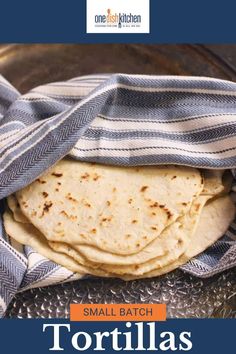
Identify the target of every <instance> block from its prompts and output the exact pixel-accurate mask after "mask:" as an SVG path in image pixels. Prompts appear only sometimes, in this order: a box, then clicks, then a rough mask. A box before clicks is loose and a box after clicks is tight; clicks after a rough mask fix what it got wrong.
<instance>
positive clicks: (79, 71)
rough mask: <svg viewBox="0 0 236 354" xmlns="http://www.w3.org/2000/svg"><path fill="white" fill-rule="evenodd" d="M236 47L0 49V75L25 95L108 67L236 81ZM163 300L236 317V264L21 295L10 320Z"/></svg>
mask: <svg viewBox="0 0 236 354" xmlns="http://www.w3.org/2000/svg"><path fill="white" fill-rule="evenodd" d="M234 59H236V46H235V45H231V46H226V45H225V46H208V47H203V46H188V45H127V44H104V45H62V44H53V45H52V44H51V45H40V44H39V45H9V46H0V73H1V74H3V75H4V76H5V77H6V78H7V79H8V80H9V81H10V82H12V83H13V85H14V86H15V87H16V88H17V89H19V90H20V91H21V92H22V93H24V92H26V91H28V90H29V89H31V88H32V87H34V86H36V85H40V84H42V83H46V82H51V81H57V80H65V79H69V78H72V77H74V76H79V75H87V74H91V73H105V72H110V73H111V72H123V73H139V74H141V73H142V74H168V75H202V76H210V77H218V78H223V79H229V80H233V81H236V71H235V65H234ZM138 302H146V303H159V302H161V303H166V304H167V307H168V316H169V317H234V318H236V269H231V270H229V271H227V272H225V273H223V274H220V275H217V276H215V277H213V278H211V279H204V280H201V279H197V278H194V277H191V276H189V275H187V274H184V273H183V272H181V271H179V270H177V271H175V272H172V273H170V274H168V275H165V276H162V277H160V278H156V279H151V280H150V279H148V280H140V281H133V282H129V283H126V282H123V281H121V280H116V279H89V280H88V279H87V280H82V281H77V282H73V283H67V284H59V285H57V286H51V287H46V288H41V289H32V290H29V291H26V292H24V293H20V294H18V295H17V296H16V297H15V298H14V299H13V301H12V303H11V304H10V306H9V308H8V311H7V314H6V317H9V318H12V317H19V318H27V317H28V318H30V317H43V318H48V317H50V318H53V317H62V318H63V317H68V315H69V304H70V303H138Z"/></svg>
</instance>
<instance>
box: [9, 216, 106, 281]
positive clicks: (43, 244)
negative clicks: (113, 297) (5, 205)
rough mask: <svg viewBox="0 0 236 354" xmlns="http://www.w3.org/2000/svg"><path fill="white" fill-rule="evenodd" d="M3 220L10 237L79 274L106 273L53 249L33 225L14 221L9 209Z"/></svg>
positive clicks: (101, 274)
mask: <svg viewBox="0 0 236 354" xmlns="http://www.w3.org/2000/svg"><path fill="white" fill-rule="evenodd" d="M3 220H4V226H5V229H6V232H7V234H8V235H9V236H10V237H12V238H13V239H15V240H16V241H17V242H19V243H21V244H24V245H28V246H30V247H32V248H33V249H34V250H35V251H37V252H38V253H40V254H41V255H42V256H44V257H46V258H48V259H50V260H51V261H53V262H55V263H57V264H60V265H61V266H63V267H65V268H67V269H69V270H71V271H72V272H76V273H79V274H93V275H96V276H103V277H104V276H107V275H108V274H106V272H104V271H102V270H99V269H98V270H94V269H90V268H89V267H86V266H83V265H81V264H79V263H77V262H76V261H75V260H74V259H73V258H71V257H69V256H67V255H66V254H62V253H58V252H55V251H53V250H52V249H51V248H50V247H49V245H48V243H47V240H46V239H45V237H44V236H43V235H42V234H41V233H40V232H39V231H38V230H37V229H36V228H35V227H34V226H33V225H31V224H26V223H21V222H17V221H15V220H14V218H13V215H12V213H11V212H10V211H6V212H5V213H4V215H3Z"/></svg>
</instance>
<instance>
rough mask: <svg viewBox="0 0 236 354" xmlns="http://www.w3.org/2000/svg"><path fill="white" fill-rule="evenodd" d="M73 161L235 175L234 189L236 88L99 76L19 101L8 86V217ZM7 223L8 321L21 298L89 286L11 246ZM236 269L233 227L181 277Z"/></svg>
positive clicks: (0, 295) (1, 86)
mask: <svg viewBox="0 0 236 354" xmlns="http://www.w3.org/2000/svg"><path fill="white" fill-rule="evenodd" d="M65 155H69V156H71V157H72V158H74V159H78V160H81V161H93V162H100V163H108V164H114V165H128V166H130V165H140V164H141V165H151V164H181V165H187V166H194V167H202V168H223V169H231V171H232V173H233V174H234V177H235V180H236V174H235V171H234V169H235V168H236V84H235V83H233V82H228V81H223V80H217V79H210V78H202V77H177V76H142V75H122V74H116V75H92V76H83V77H79V78H75V79H72V80H69V81H66V82H57V83H51V84H47V85H43V86H39V87H36V88H35V89H33V90H31V91H30V92H29V93H27V94H25V95H23V96H21V95H20V93H19V92H18V91H17V90H16V89H15V88H14V87H13V86H11V84H10V83H9V82H7V81H6V80H5V79H4V78H2V77H1V78H0V199H1V203H2V206H1V208H2V210H1V212H2V211H3V208H4V198H5V197H6V196H8V195H9V194H11V193H13V192H15V191H17V190H18V189H20V188H22V187H25V186H26V185H27V184H29V183H31V182H32V181H33V180H34V179H36V178H37V177H38V176H39V175H40V174H41V173H42V172H43V171H45V170H46V169H47V168H48V167H49V166H51V165H53V164H54V163H55V162H56V161H58V160H59V159H61V158H62V157H63V156H65ZM235 185H236V184H235ZM233 188H235V187H234V186H233ZM0 221H1V222H0V228H1V231H0V314H1V315H3V313H4V312H5V310H6V308H7V305H8V303H9V301H10V300H11V299H12V297H13V295H14V294H15V293H16V292H17V291H22V290H25V289H29V288H32V287H39V286H44V285H49V284H55V283H58V282H63V281H68V280H75V279H80V278H82V276H81V275H79V274H73V273H71V272H70V271H68V270H66V269H65V268H63V267H60V266H59V265H57V264H55V263H53V262H51V261H49V260H47V259H45V258H44V257H42V256H41V255H40V254H38V253H36V252H35V251H34V250H32V249H31V248H29V247H28V246H25V247H21V246H19V245H17V244H14V243H12V242H13V241H11V240H10V239H9V238H8V236H7V235H6V233H5V231H4V227H3V224H2V220H0ZM235 265H236V224H235V223H232V225H231V226H230V228H229V230H228V231H227V233H226V234H225V235H224V236H223V237H222V239H221V240H219V241H218V242H216V243H215V244H214V246H212V247H210V248H209V249H208V250H207V251H206V252H204V253H203V254H201V255H200V256H199V257H196V258H195V259H193V260H191V261H190V262H189V263H187V264H186V265H185V266H183V267H182V269H183V270H184V271H186V272H189V273H191V274H193V275H196V276H199V277H209V276H211V275H213V274H216V273H217V272H221V271H223V270H225V269H227V268H230V267H234V266H235Z"/></svg>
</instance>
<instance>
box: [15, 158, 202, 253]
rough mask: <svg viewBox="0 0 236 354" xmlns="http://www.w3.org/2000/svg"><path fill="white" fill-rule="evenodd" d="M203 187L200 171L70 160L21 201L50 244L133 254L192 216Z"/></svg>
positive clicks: (24, 192)
mask: <svg viewBox="0 0 236 354" xmlns="http://www.w3.org/2000/svg"><path fill="white" fill-rule="evenodd" d="M202 189H203V181H202V177H201V174H200V172H199V171H198V170H197V169H194V168H188V167H178V166H177V167H175V166H161V167H150V166H149V167H137V168H128V167H126V168H125V167H111V166H103V165H97V164H96V165H94V164H88V163H81V162H78V161H71V160H67V159H64V160H61V161H60V162H59V163H57V164H56V165H55V166H54V167H53V168H52V169H50V170H49V171H48V172H47V173H46V174H45V175H44V176H42V177H40V179H38V180H36V181H35V182H33V183H32V184H31V185H29V186H28V187H26V188H24V189H23V190H21V191H19V192H17V193H16V197H17V200H18V202H19V204H20V208H21V210H22V212H23V213H24V215H25V216H26V217H27V218H28V219H29V220H30V222H31V223H32V224H33V225H35V226H36V227H37V229H39V230H40V231H41V232H42V234H43V235H45V237H46V238H47V239H48V240H50V241H58V242H63V243H68V244H70V245H71V246H72V245H76V244H77V245H78V244H86V245H92V246H95V247H98V248H100V249H102V250H105V251H108V252H112V253H115V254H125V255H127V254H133V253H137V252H139V251H140V250H141V249H143V248H144V247H145V246H146V245H148V244H149V243H150V242H151V241H152V240H154V239H155V238H156V237H157V236H158V235H160V234H161V232H162V231H163V230H164V229H165V228H166V227H167V226H168V225H170V224H172V223H173V222H174V221H175V220H176V219H177V218H178V217H180V216H182V215H184V214H186V213H187V212H188V211H189V209H190V207H191V204H192V202H193V200H194V199H195V198H196V197H197V196H198V195H199V194H200V193H201V191H202Z"/></svg>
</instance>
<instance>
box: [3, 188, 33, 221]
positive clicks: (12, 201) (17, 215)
mask: <svg viewBox="0 0 236 354" xmlns="http://www.w3.org/2000/svg"><path fill="white" fill-rule="evenodd" d="M7 204H8V207H9V209H10V210H11V211H12V214H13V218H14V219H15V220H16V221H19V222H22V223H23V224H28V223H30V221H29V220H28V219H27V217H26V216H25V215H24V214H23V213H22V211H21V208H20V205H19V203H18V202H17V199H16V197H15V195H14V194H12V195H10V196H9V197H7Z"/></svg>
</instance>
